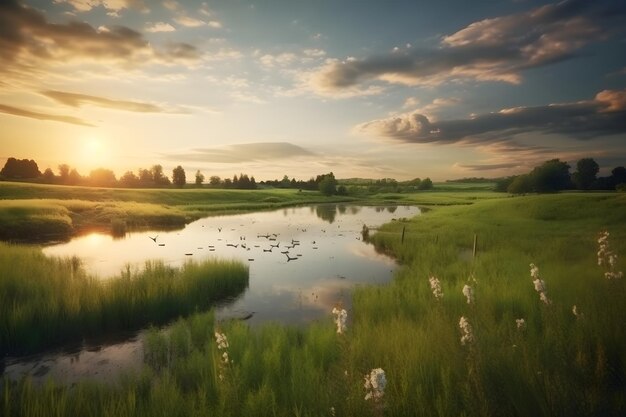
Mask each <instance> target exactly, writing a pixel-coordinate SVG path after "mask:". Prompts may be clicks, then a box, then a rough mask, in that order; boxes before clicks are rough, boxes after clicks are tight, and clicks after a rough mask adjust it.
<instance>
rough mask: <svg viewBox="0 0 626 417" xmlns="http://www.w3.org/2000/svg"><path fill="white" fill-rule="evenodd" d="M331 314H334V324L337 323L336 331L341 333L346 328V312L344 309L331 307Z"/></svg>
mask: <svg viewBox="0 0 626 417" xmlns="http://www.w3.org/2000/svg"><path fill="white" fill-rule="evenodd" d="M333 314H334V315H335V324H336V325H337V333H339V334H341V333H343V332H345V331H346V329H347V328H348V326H347V324H346V321H347V320H348V312H347V311H346V310H344V309H343V308H342V309H339V308H336V307H335V308H333Z"/></svg>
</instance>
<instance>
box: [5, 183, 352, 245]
mask: <svg viewBox="0 0 626 417" xmlns="http://www.w3.org/2000/svg"><path fill="white" fill-rule="evenodd" d="M352 200H354V198H352V197H325V196H322V195H321V194H320V193H319V192H311V191H302V192H298V190H287V189H286V190H211V189H193V188H187V189H182V190H177V189H122V188H96V187H70V186H58V185H44V184H24V183H11V182H0V239H5V240H7V239H11V240H18V241H19V240H33V239H35V240H52V239H67V238H69V237H70V236H72V235H74V234H76V233H80V232H82V231H86V230H94V229H95V230H102V231H105V232H113V233H118V234H119V233H123V232H124V231H126V230H132V229H133V228H141V227H150V228H152V229H155V228H168V229H171V228H176V227H178V228H181V227H183V226H184V225H185V224H186V223H189V222H190V221H193V220H196V219H199V218H201V217H204V216H208V215H217V214H225V213H238V212H247V211H253V210H268V209H274V208H280V207H285V206H293V205H298V204H312V203H319V202H338V201H352Z"/></svg>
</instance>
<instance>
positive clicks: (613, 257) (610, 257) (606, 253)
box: [598, 231, 623, 279]
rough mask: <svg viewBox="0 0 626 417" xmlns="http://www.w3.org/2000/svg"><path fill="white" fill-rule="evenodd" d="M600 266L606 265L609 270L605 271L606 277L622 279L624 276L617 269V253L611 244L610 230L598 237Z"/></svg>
mask: <svg viewBox="0 0 626 417" xmlns="http://www.w3.org/2000/svg"><path fill="white" fill-rule="evenodd" d="M598 245H599V248H598V266H604V267H605V268H607V269H608V270H607V271H606V272H605V273H604V277H605V278H606V279H620V278H622V277H623V274H622V271H616V270H615V268H616V267H617V254H616V253H614V252H613V251H612V250H611V249H610V246H609V232H607V231H604V232H602V233H600V238H598Z"/></svg>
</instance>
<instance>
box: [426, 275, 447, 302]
mask: <svg viewBox="0 0 626 417" xmlns="http://www.w3.org/2000/svg"><path fill="white" fill-rule="evenodd" d="M428 281H429V282H430V289H431V290H432V291H433V295H434V296H435V298H436V299H437V300H439V299H440V298H443V291H442V290H441V282H440V281H439V280H438V279H437V277H434V276H433V277H430V278H428Z"/></svg>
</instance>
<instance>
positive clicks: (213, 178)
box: [209, 175, 222, 187]
mask: <svg viewBox="0 0 626 417" xmlns="http://www.w3.org/2000/svg"><path fill="white" fill-rule="evenodd" d="M221 183H222V179H221V178H220V177H218V176H217V175H212V176H211V178H209V184H211V186H213V187H217V186H218V185H220V184H221Z"/></svg>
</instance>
